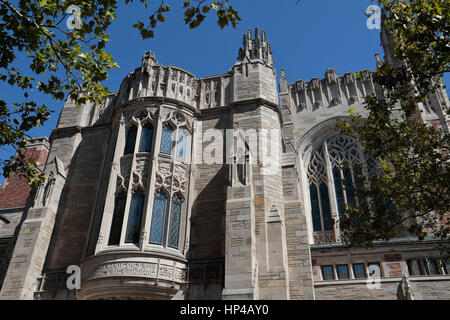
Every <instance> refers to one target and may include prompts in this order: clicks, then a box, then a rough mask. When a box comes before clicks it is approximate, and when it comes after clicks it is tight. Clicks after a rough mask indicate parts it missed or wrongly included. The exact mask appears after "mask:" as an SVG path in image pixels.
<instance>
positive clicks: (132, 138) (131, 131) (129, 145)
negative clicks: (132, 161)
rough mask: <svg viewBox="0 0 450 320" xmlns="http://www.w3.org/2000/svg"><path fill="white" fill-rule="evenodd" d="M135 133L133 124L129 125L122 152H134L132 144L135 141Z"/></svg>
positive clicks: (135, 129)
mask: <svg viewBox="0 0 450 320" xmlns="http://www.w3.org/2000/svg"><path fill="white" fill-rule="evenodd" d="M136 135H137V128H136V127H134V126H133V127H130V128H129V129H128V132H127V140H126V143H125V151H124V154H132V153H133V152H134V145H135V143H136Z"/></svg>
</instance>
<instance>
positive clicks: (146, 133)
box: [139, 123, 153, 152]
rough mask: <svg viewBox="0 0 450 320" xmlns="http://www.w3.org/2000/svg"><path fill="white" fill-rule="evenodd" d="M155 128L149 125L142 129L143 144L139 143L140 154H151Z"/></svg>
mask: <svg viewBox="0 0 450 320" xmlns="http://www.w3.org/2000/svg"><path fill="white" fill-rule="evenodd" d="M152 141H153V126H152V125H151V124H149V123H147V124H145V125H144V126H143V127H142V132H141V142H140V143H139V152H150V151H151V150H152Z"/></svg>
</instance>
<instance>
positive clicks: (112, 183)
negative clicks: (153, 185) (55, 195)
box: [95, 119, 126, 253]
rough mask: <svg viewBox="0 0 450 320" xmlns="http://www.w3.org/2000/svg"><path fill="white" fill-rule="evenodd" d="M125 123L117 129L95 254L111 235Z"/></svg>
mask: <svg viewBox="0 0 450 320" xmlns="http://www.w3.org/2000/svg"><path fill="white" fill-rule="evenodd" d="M125 130H126V129H125V123H124V121H123V119H121V120H120V121H119V126H118V129H117V136H116V138H117V139H116V148H115V150H114V157H113V161H112V163H111V172H110V175H109V184H108V190H107V193H106V199H105V206H104V209H103V217H102V222H101V227H100V231H99V236H98V237H99V239H98V241H97V246H96V248H95V253H97V252H98V251H101V250H102V249H103V248H104V247H105V244H104V241H106V243H107V242H108V239H109V235H110V234H109V233H110V230H111V223H112V218H113V215H114V206H115V202H116V201H115V197H116V188H117V176H118V174H119V173H120V159H121V156H122V154H123V150H124V148H125V136H126V133H125Z"/></svg>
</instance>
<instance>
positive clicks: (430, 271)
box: [423, 258, 441, 276]
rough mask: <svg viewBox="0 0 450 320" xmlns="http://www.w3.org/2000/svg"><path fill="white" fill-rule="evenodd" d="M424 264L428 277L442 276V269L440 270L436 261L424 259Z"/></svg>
mask: <svg viewBox="0 0 450 320" xmlns="http://www.w3.org/2000/svg"><path fill="white" fill-rule="evenodd" d="M423 263H424V265H425V269H426V273H427V275H431V276H432V275H437V274H441V272H440V268H438V265H437V263H436V260H434V259H433V258H426V259H423Z"/></svg>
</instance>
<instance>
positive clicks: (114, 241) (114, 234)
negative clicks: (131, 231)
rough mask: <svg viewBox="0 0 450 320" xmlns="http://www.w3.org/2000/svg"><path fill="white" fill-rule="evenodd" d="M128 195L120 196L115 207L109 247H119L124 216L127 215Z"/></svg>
mask: <svg viewBox="0 0 450 320" xmlns="http://www.w3.org/2000/svg"><path fill="white" fill-rule="evenodd" d="M126 200H127V198H126V194H122V195H119V196H118V197H117V198H116V203H115V205H114V214H113V219H112V222H111V230H110V232H109V240H108V245H109V246H115V245H119V243H120V233H121V232H122V224H123V215H124V213H125V203H126Z"/></svg>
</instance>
